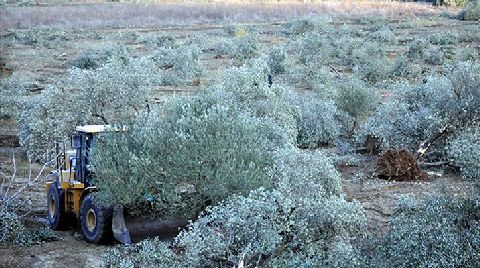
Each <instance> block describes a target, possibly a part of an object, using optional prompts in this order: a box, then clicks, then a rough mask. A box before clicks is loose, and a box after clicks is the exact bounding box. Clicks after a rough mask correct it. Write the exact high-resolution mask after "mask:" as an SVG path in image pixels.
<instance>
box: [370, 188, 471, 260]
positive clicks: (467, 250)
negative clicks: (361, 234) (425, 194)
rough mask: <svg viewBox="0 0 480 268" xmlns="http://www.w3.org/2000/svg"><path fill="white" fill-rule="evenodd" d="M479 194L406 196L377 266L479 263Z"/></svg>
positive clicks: (379, 247) (385, 240)
mask: <svg viewBox="0 0 480 268" xmlns="http://www.w3.org/2000/svg"><path fill="white" fill-rule="evenodd" d="M479 204H480V202H479V200H478V197H469V198H460V197H431V198H428V199H426V200H422V201H415V200H413V199H411V198H404V199H403V200H402V201H401V203H400V204H399V206H398V208H397V209H396V211H395V213H394V216H393V220H392V222H391V224H390V230H389V232H388V234H387V236H386V237H385V239H384V240H383V242H382V243H381V245H378V246H376V247H377V248H378V249H379V250H378V251H377V252H376V254H377V256H376V257H375V259H376V262H377V263H376V264H374V265H369V266H374V267H385V266H392V267H478V265H479V264H480V258H479V256H480V255H479V253H480V248H479V247H478V245H479V237H480V222H479V220H480V214H479V211H480V208H479Z"/></svg>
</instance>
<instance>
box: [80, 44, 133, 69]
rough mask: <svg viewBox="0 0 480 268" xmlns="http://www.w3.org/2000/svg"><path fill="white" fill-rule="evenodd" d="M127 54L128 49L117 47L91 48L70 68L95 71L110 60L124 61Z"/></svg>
mask: <svg viewBox="0 0 480 268" xmlns="http://www.w3.org/2000/svg"><path fill="white" fill-rule="evenodd" d="M128 54H129V52H128V49H127V48H126V47H124V46H119V45H113V46H103V47H98V48H93V49H89V50H87V51H85V52H84V53H83V54H81V55H80V56H79V57H78V58H76V59H75V60H74V61H73V62H72V66H73V67H77V68H80V69H96V68H98V67H100V66H102V65H103V64H105V63H107V62H108V61H109V60H111V59H114V60H117V61H118V60H123V61H126V60H127V58H128Z"/></svg>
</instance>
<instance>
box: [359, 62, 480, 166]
mask: <svg viewBox="0 0 480 268" xmlns="http://www.w3.org/2000/svg"><path fill="white" fill-rule="evenodd" d="M479 77H480V66H479V65H478V64H475V63H472V62H463V63H458V64H456V65H454V66H450V68H449V69H448V70H447V71H446V72H445V73H444V74H436V75H432V76H430V77H428V78H427V79H426V82H425V83H422V84H417V85H411V84H402V85H398V86H397V87H396V88H395V89H394V90H393V91H392V96H390V97H389V99H387V100H386V101H385V102H384V103H383V104H382V105H381V106H380V107H379V108H378V109H377V110H376V112H375V113H374V115H373V116H372V117H370V118H369V120H368V121H367V123H366V124H365V126H364V128H363V131H362V134H370V135H373V136H376V137H379V138H381V140H382V142H383V146H384V147H385V148H396V149H403V148H405V149H408V150H409V151H410V153H412V154H413V155H414V156H415V157H416V158H417V159H418V160H419V161H420V162H422V163H424V164H426V165H431V164H437V163H438V164H447V163H450V164H453V165H459V166H462V165H463V164H462V163H465V162H462V161H458V160H457V161H452V162H448V157H447V156H448V155H451V156H453V157H454V158H455V156H456V157H457V159H458V156H457V155H458V154H457V153H455V152H449V150H450V148H459V147H460V146H464V147H465V145H460V143H461V142H459V141H458V139H462V138H464V140H465V138H467V137H466V136H465V135H462V134H461V133H463V132H465V131H469V129H475V126H478V121H479V120H480V79H479ZM470 132H471V131H470ZM360 136H361V135H360ZM473 137H474V136H473V135H470V136H468V138H469V141H468V142H469V143H470V144H471V145H470V146H472V148H474V147H475V146H477V145H478V141H477V140H476V139H475V138H473ZM452 139H456V140H457V141H456V142H452V145H453V147H452V146H450V147H449V146H447V145H448V142H449V140H452ZM465 142H467V141H466V140H465ZM465 148H466V147H465Z"/></svg>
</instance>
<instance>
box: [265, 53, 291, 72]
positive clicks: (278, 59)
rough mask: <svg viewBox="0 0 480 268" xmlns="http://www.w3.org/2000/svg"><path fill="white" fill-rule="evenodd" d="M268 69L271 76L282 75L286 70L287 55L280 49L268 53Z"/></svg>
mask: <svg viewBox="0 0 480 268" xmlns="http://www.w3.org/2000/svg"><path fill="white" fill-rule="evenodd" d="M267 63H268V67H269V68H270V72H271V74H273V75H276V74H281V73H284V72H285V71H286V70H287V68H288V67H287V65H288V63H287V54H286V53H285V51H283V49H281V48H274V49H272V50H270V52H269V53H268V62H267Z"/></svg>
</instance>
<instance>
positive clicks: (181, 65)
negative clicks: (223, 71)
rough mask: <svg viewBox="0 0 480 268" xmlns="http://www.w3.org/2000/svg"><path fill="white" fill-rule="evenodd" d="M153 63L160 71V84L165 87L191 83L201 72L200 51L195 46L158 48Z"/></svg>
mask: <svg viewBox="0 0 480 268" xmlns="http://www.w3.org/2000/svg"><path fill="white" fill-rule="evenodd" d="M153 61H154V62H155V63H156V65H157V67H158V68H159V70H160V71H159V74H160V75H161V78H160V79H161V81H160V84H161V85H165V86H178V85H184V84H188V83H191V81H192V79H193V78H195V77H198V76H200V75H201V74H202V72H203V68H202V65H201V63H200V49H199V48H198V47H197V46H195V45H190V46H181V47H178V48H159V49H158V50H157V52H156V53H155V55H154V56H153ZM152 71H153V70H152Z"/></svg>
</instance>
